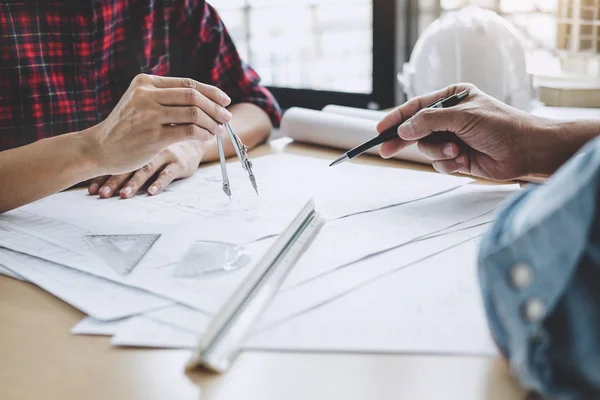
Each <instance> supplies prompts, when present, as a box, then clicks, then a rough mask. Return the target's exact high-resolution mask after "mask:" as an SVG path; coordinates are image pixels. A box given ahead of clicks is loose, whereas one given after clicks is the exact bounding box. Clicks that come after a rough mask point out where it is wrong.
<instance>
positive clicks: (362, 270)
mask: <svg viewBox="0 0 600 400" xmlns="http://www.w3.org/2000/svg"><path fill="white" fill-rule="evenodd" d="M486 229H487V226H486V225H482V226H477V227H474V228H471V229H465V230H461V231H458V232H455V233H452V234H449V235H443V236H437V237H433V238H431V239H428V240H422V241H418V242H415V243H411V244H410V245H407V246H402V247H399V248H396V249H394V250H391V251H388V252H385V253H382V254H380V255H377V256H374V257H369V258H367V259H365V260H362V261H360V262H357V263H353V264H349V265H346V266H343V267H340V268H337V269H335V270H333V272H331V273H328V274H323V275H322V276H320V277H319V279H314V280H311V281H308V282H306V283H304V284H302V285H296V286H293V287H289V288H288V289H287V290H285V289H284V290H281V291H280V292H279V293H278V294H277V296H276V297H275V300H274V301H273V303H272V304H271V305H270V306H269V308H268V309H267V311H266V312H265V314H264V315H263V317H262V318H261V320H260V321H259V322H258V323H257V324H256V328H255V329H256V331H260V330H262V329H265V328H267V327H271V326H275V325H277V324H279V323H281V322H283V321H286V320H288V319H290V318H293V317H295V316H297V315H300V314H303V313H305V312H308V311H310V310H313V309H315V308H317V307H320V306H322V305H323V304H326V303H328V302H332V301H335V299H337V298H339V297H343V296H345V295H346V294H348V293H351V292H352V291H353V290H356V288H359V287H361V286H362V285H365V284H366V283H367V282H369V281H370V280H372V279H375V278H376V277H378V276H380V275H384V274H386V273H389V272H390V271H395V270H398V271H401V270H403V269H408V268H419V265H420V263H421V262H423V261H424V260H427V259H428V258H430V257H433V256H434V255H436V254H438V253H443V252H445V251H446V250H447V249H450V248H452V247H453V246H455V245H457V244H458V243H461V242H463V241H465V240H468V239H471V238H473V237H477V236H480V235H481V234H483V232H485V231H486ZM436 260H437V261H438V262H439V263H441V264H443V262H442V260H443V259H439V258H438V259H436ZM444 265H445V264H444ZM402 273H403V272H402Z"/></svg>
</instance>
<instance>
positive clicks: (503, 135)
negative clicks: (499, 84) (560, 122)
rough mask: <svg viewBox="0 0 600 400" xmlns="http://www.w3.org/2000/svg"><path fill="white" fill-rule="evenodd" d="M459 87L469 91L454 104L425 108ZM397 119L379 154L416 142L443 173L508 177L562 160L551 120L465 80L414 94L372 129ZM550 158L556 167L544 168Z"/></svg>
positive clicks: (383, 127) (545, 171)
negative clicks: (392, 134) (393, 135)
mask: <svg viewBox="0 0 600 400" xmlns="http://www.w3.org/2000/svg"><path fill="white" fill-rule="evenodd" d="M463 90H467V91H468V92H469V95H468V96H467V98H466V99H465V100H464V101H463V102H461V103H460V104H458V105H456V106H454V107H449V108H443V109H441V108H438V109H430V108H425V107H427V105H429V104H432V103H434V102H436V101H438V100H439V99H441V98H445V97H449V96H451V95H453V94H457V93H459V92H461V91H463ZM415 113H416V114H415ZM413 114H415V115H414V116H413V117H412V118H411V117H410V116H412V115H413ZM401 122H403V124H402V125H400V127H399V128H398V136H399V137H398V138H397V139H393V140H391V141H389V142H386V143H384V144H383V145H382V146H381V150H380V152H381V155H382V156H383V157H385V158H388V157H392V156H393V155H395V154H396V153H398V152H399V151H400V150H401V149H403V148H404V147H406V146H408V145H410V144H413V143H415V142H416V143H417V145H418V148H419V150H420V151H421V153H422V154H423V155H425V156H426V157H427V158H429V159H430V160H432V162H433V167H434V168H435V169H436V170H437V171H439V172H443V173H452V172H460V173H464V174H469V175H474V176H478V177H482V178H488V179H494V180H510V179H515V178H519V177H524V176H527V175H531V174H550V173H552V172H553V170H552V169H553V168H557V167H558V166H559V165H560V163H562V162H564V161H566V158H568V156H567V157H566V158H565V157H558V153H560V151H559V149H557V146H558V147H560V143H559V138H558V136H557V135H556V134H555V133H556V132H555V129H553V127H554V126H555V124H556V123H555V122H553V121H551V120H547V119H543V118H539V117H535V116H533V115H531V114H528V113H525V112H523V111H519V110H517V109H515V108H512V107H510V106H508V105H506V104H504V103H502V102H501V101H499V100H496V99H495V98H493V97H491V96H489V95H487V94H485V93H483V92H482V91H481V90H479V89H477V88H476V87H475V86H473V85H470V84H458V85H452V86H449V87H447V88H446V89H443V90H440V91H438V92H435V93H432V94H429V95H426V96H422V97H417V98H414V99H412V100H410V101H409V102H407V103H405V104H403V105H402V106H400V107H398V108H396V109H395V110H393V111H392V112H391V113H389V114H388V115H387V116H386V117H385V118H384V119H383V120H382V121H381V122H379V124H378V126H377V129H378V131H379V132H383V131H385V130H386V129H389V128H390V127H392V126H394V125H396V124H399V123H401ZM557 150H558V153H557ZM569 156H570V155H569ZM553 158H554V159H556V162H555V163H554V164H558V165H556V166H554V167H550V165H551V164H553V163H552V161H553ZM558 158H560V161H559V160H558Z"/></svg>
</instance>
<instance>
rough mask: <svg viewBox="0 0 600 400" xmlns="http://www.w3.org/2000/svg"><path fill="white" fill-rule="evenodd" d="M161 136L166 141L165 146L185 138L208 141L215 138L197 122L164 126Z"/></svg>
mask: <svg viewBox="0 0 600 400" xmlns="http://www.w3.org/2000/svg"><path fill="white" fill-rule="evenodd" d="M161 137H162V140H163V141H164V147H168V146H169V145H171V144H173V143H177V142H183V141H185V140H199V141H201V142H207V141H210V140H213V138H214V136H213V135H212V134H211V133H210V132H209V131H207V130H206V129H204V128H200V127H199V126H198V125H195V124H187V125H174V126H163V127H162V128H161Z"/></svg>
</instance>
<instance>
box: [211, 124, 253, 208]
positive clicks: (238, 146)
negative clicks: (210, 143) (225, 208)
mask: <svg viewBox="0 0 600 400" xmlns="http://www.w3.org/2000/svg"><path fill="white" fill-rule="evenodd" d="M225 130H226V131H227V135H228V136H229V140H230V141H231V144H232V145H233V149H234V150H235V154H237V156H238V158H239V159H240V162H241V163H242V168H244V170H245V171H247V172H248V178H249V179H250V183H252V187H253V188H254V191H255V192H256V194H258V186H257V185H256V178H255V177H254V173H253V172H252V162H251V161H250V159H249V158H248V146H246V145H245V144H244V143H242V140H241V139H240V137H239V136H238V135H236V134H235V133H234V132H233V130H232V129H231V126H230V125H229V123H225ZM217 147H218V148H219V159H220V161H221V174H222V175H223V192H225V194H226V195H227V196H229V198H231V186H230V184H229V176H228V175H227V161H226V159H225V149H224V147H223V138H222V137H221V135H217Z"/></svg>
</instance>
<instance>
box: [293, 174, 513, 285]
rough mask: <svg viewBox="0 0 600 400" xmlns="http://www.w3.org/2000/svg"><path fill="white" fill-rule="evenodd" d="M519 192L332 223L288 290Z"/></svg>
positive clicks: (494, 190) (477, 192)
mask: <svg viewBox="0 0 600 400" xmlns="http://www.w3.org/2000/svg"><path fill="white" fill-rule="evenodd" d="M519 190H520V187H519V185H503V186H483V185H466V186H463V187H460V188H458V189H455V190H453V191H451V192H448V193H444V194H441V195H438V196H434V197H431V198H428V199H425V200H421V201H417V202H413V203H409V204H403V205H400V206H396V207H390V208H387V209H383V210H379V211H376V212H372V213H368V214H362V215H355V216H352V217H350V218H343V219H339V220H336V221H332V222H329V223H328V224H327V225H326V226H325V227H324V228H323V229H322V231H321V232H320V233H319V236H318V237H317V238H316V239H315V240H314V242H313V243H312V244H311V247H310V248H309V249H308V250H307V252H306V253H305V254H304V255H303V256H302V257H301V258H300V260H299V261H298V263H297V264H296V265H295V267H294V269H293V270H292V271H291V273H290V275H289V276H288V278H287V279H286V282H285V284H284V286H283V289H286V288H289V287H290V286H293V285H297V284H300V283H302V282H305V281H307V280H310V279H312V278H314V277H316V276H319V275H321V274H323V273H326V272H327V271H329V270H333V269H335V268H338V267H339V266H341V265H344V264H347V263H350V262H353V261H356V260H358V259H360V258H362V257H365V256H368V255H371V254H374V253H378V252H381V251H384V250H387V249H391V248H394V247H397V246H400V245H402V244H404V243H407V242H409V241H411V240H414V239H416V238H419V237H423V236H425V235H430V234H432V233H436V232H439V231H442V230H445V229H449V228H450V227H452V226H454V225H457V224H460V223H462V222H464V221H468V220H470V219H473V218H476V217H479V216H482V215H484V214H489V213H491V212H492V211H494V210H495V209H497V208H499V207H500V205H501V204H502V203H504V201H505V200H506V199H507V198H508V197H509V196H511V195H513V194H515V193H516V192H518V191H519ZM488 218H489V219H491V218H492V215H490V216H489V217H488Z"/></svg>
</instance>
